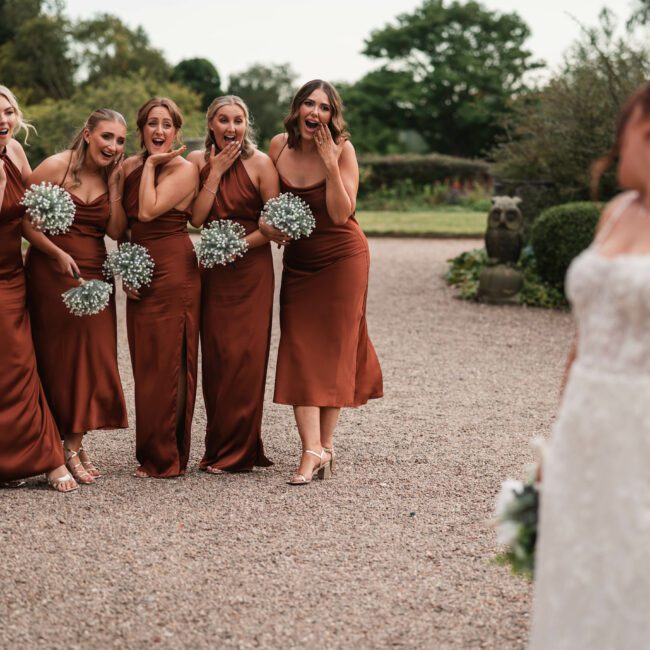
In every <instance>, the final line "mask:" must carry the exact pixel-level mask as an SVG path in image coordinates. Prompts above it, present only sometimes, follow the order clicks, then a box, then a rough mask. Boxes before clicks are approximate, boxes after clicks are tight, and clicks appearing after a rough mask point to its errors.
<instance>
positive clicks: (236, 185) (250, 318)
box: [200, 158, 274, 472]
mask: <svg viewBox="0 0 650 650" xmlns="http://www.w3.org/2000/svg"><path fill="white" fill-rule="evenodd" d="M209 171H210V170H209V166H207V165H206V166H205V167H204V168H203V170H202V171H201V182H205V179H206V178H207V176H208V174H209ZM262 207H263V201H262V197H261V196H260V195H259V192H258V190H257V188H256V187H255V186H254V185H253V183H252V181H251V179H250V177H249V176H248V173H247V171H246V168H245V167H244V163H243V162H242V161H241V159H239V158H238V159H237V160H236V161H235V163H234V164H233V165H232V166H231V167H230V168H229V169H228V170H227V171H226V173H225V174H224V175H223V176H222V178H221V181H220V182H219V189H218V191H217V194H216V197H215V201H214V203H213V204H212V210H211V212H210V215H209V216H208V220H207V222H206V224H207V223H210V222H211V221H214V220H216V219H231V220H232V221H236V222H237V223H239V224H241V225H242V226H243V227H244V228H245V229H246V234H249V233H251V232H253V231H254V230H257V220H258V218H259V216H260V212H261V210H262ZM273 284H274V282H273V259H272V256H271V247H270V245H269V244H266V245H264V246H259V247H257V248H253V249H251V250H249V251H247V252H246V253H244V256H243V257H241V258H238V259H237V260H236V261H235V262H234V263H233V264H229V265H227V266H215V267H214V268H211V269H202V270H201V353H202V359H203V362H202V371H203V399H204V401H205V409H206V412H207V416H208V424H207V427H206V434H205V454H204V456H203V459H202V460H201V465H200V466H201V467H202V468H205V467H207V466H208V465H210V466H212V467H216V468H218V469H222V470H228V471H231V472H236V471H243V470H249V469H252V468H253V467H255V466H259V467H268V466H269V465H272V463H271V461H270V460H268V459H267V458H266V456H265V455H264V448H263V446H262V438H261V428H262V409H263V404H264V387H265V384H266V369H267V366H268V360H269V348H270V344H271V315H272V311H273Z"/></svg>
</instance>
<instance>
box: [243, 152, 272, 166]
mask: <svg viewBox="0 0 650 650" xmlns="http://www.w3.org/2000/svg"><path fill="white" fill-rule="evenodd" d="M248 160H249V161H250V162H251V163H252V164H253V166H254V167H255V168H256V169H259V170H260V171H264V170H268V169H275V166H274V165H273V161H272V160H271V157H270V156H269V155H268V154H265V153H264V152H263V151H260V150H259V149H255V151H254V152H253V155H252V156H251V157H250V158H249V159H248Z"/></svg>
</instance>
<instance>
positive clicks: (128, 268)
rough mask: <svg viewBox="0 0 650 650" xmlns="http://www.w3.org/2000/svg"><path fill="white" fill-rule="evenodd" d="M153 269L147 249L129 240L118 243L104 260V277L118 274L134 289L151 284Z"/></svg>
mask: <svg viewBox="0 0 650 650" xmlns="http://www.w3.org/2000/svg"><path fill="white" fill-rule="evenodd" d="M153 269H154V262H153V259H152V258H151V255H149V251H148V250H147V249H146V248H145V247H144V246H141V245H140V244H132V243H131V242H125V243H124V244H120V246H118V248H117V250H114V251H113V252H111V253H109V254H108V256H107V257H106V261H105V262H104V273H105V274H106V277H108V278H112V277H115V276H116V275H119V276H121V277H122V282H124V284H125V285H126V286H127V287H128V288H129V289H135V290H136V291H137V290H138V289H139V288H140V287H142V286H147V287H148V286H149V285H150V284H151V279H152V278H153Z"/></svg>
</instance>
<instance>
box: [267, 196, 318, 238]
mask: <svg viewBox="0 0 650 650" xmlns="http://www.w3.org/2000/svg"><path fill="white" fill-rule="evenodd" d="M262 216H263V217H264V218H265V219H266V222H267V223H268V224H269V225H271V226H275V227H276V228H277V229H278V230H281V231H282V232H283V233H284V234H285V235H287V236H288V237H290V238H291V239H300V238H301V237H309V235H311V233H312V231H313V230H314V228H315V227H316V220H315V219H314V215H313V214H312V212H311V208H310V207H309V206H308V205H307V203H305V202H304V201H303V200H302V199H301V198H300V197H298V196H296V195H295V194H291V192H285V193H284V194H280V196H277V197H275V198H273V199H269V200H268V201H267V202H266V203H265V204H264V208H263V209H262Z"/></svg>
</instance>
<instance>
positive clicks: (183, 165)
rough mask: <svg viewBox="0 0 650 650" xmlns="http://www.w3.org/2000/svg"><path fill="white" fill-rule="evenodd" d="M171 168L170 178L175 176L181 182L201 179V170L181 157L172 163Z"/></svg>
mask: <svg viewBox="0 0 650 650" xmlns="http://www.w3.org/2000/svg"><path fill="white" fill-rule="evenodd" d="M169 167H170V176H174V177H176V178H178V179H179V180H180V179H182V180H194V179H198V177H199V170H198V168H197V166H196V165H195V164H194V163H192V162H190V161H189V160H186V159H185V158H182V157H181V156H178V157H176V158H174V159H173V160H172V161H170V163H169Z"/></svg>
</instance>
